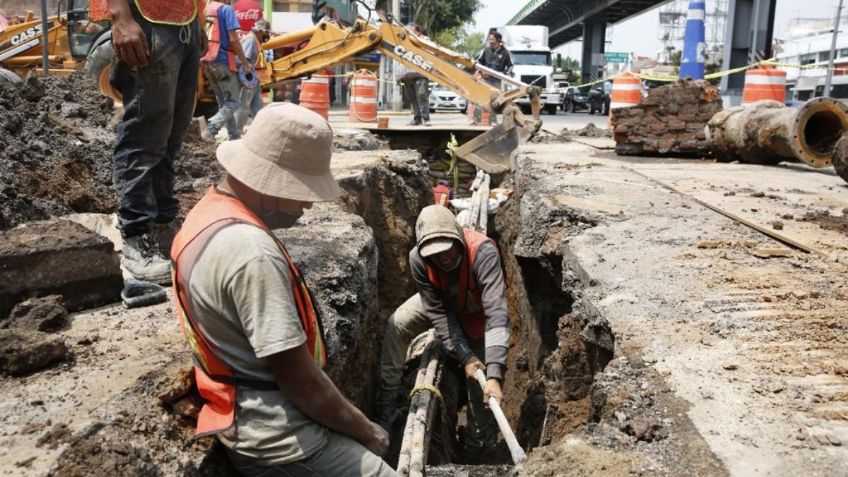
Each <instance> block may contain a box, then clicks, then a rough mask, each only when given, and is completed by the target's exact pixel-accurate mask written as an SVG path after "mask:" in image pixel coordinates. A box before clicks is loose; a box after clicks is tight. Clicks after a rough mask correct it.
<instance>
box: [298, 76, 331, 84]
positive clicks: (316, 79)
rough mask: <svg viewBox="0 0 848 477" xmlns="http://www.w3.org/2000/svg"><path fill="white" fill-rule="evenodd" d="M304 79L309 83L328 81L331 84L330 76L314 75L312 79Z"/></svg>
mask: <svg viewBox="0 0 848 477" xmlns="http://www.w3.org/2000/svg"><path fill="white" fill-rule="evenodd" d="M304 81H306V82H308V83H327V84H329V83H330V78H316V77H314V76H313V77H312V78H311V79H308V80H304Z"/></svg>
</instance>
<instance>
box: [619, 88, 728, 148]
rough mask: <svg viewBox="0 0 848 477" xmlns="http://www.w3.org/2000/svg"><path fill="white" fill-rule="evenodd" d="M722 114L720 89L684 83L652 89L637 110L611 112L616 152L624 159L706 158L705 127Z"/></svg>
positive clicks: (635, 107) (635, 108)
mask: <svg viewBox="0 0 848 477" xmlns="http://www.w3.org/2000/svg"><path fill="white" fill-rule="evenodd" d="M721 110H722V107H721V98H720V97H719V91H718V89H717V88H716V87H715V86H713V85H711V84H709V83H707V82H705V81H692V80H688V79H687V80H681V81H679V82H677V83H673V84H669V85H665V86H660V87H658V88H653V89H651V90H650V92H649V93H648V96H647V97H644V98H642V101H641V102H640V103H639V105H637V106H633V107H630V108H616V109H613V110H612V111H611V114H610V123H611V128H612V129H613V132H614V139H615V152H616V153H618V154H620V155H623V156H676V157H703V156H705V155H707V154H708V144H707V137H706V134H705V133H704V127H705V126H706V125H707V123H708V122H709V120H710V119H711V118H712V117H713V116H714V115H715V114H716V113H718V112H719V111H721Z"/></svg>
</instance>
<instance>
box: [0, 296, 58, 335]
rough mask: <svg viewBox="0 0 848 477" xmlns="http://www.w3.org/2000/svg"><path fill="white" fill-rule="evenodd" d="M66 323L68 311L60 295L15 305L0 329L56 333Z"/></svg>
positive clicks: (0, 325) (0, 323) (1, 322)
mask: <svg viewBox="0 0 848 477" xmlns="http://www.w3.org/2000/svg"><path fill="white" fill-rule="evenodd" d="M67 321H68V310H67V309H66V308H65V304H64V301H63V299H62V296H61V295H50V296H45V297H41V298H30V299H29V300H25V301H22V302H20V303H18V304H17V305H15V308H13V309H12V312H11V313H9V317H8V318H7V319H5V320H3V321H0V328H16V329H24V330H30V331H56V330H58V329H59V328H62V327H63V326H65V323H67Z"/></svg>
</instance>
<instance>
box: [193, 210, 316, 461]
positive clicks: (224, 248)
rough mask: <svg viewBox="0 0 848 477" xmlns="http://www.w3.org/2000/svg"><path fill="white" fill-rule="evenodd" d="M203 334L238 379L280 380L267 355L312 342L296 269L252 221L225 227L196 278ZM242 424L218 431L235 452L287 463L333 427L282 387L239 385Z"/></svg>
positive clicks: (195, 300)
mask: <svg viewBox="0 0 848 477" xmlns="http://www.w3.org/2000/svg"><path fill="white" fill-rule="evenodd" d="M189 296H190V297H191V298H190V299H191V306H192V309H193V310H194V313H195V317H196V319H197V321H198V322H199V323H198V326H199V327H200V331H201V332H202V333H203V335H204V336H206V337H207V338H208V340H209V342H210V346H212V347H213V350H214V352H215V354H216V356H218V357H219V358H220V359H221V360H223V361H224V363H226V364H227V365H228V366H229V367H230V368H231V369H232V370H233V372H234V373H235V374H236V376H237V377H242V378H250V379H258V380H265V381H274V376H273V374H272V373H271V369H270V367H269V366H268V363H267V361H266V360H265V358H266V357H268V356H270V355H273V354H275V353H279V352H281V351H285V350H288V349H292V348H295V347H297V346H300V345H302V344H303V343H304V342H305V341H306V334H305V333H304V331H303V326H302V325H301V323H300V318H299V316H298V313H297V307H296V305H295V302H294V296H293V295H292V289H291V283H290V281H289V270H288V266H287V265H286V262H285V259H284V258H283V256H282V254H281V253H280V250H279V248H278V247H277V244H276V243H275V242H274V240H273V239H272V238H271V237H270V236H268V234H267V233H265V232H264V231H263V230H261V229H259V228H257V227H254V226H252V225H247V224H236V225H230V226H227V227H225V228H223V229H222V230H220V231H218V232H217V233H216V234H215V236H213V237H212V239H211V240H210V241H209V243H208V244H207V246H206V249H205V250H204V251H203V253H202V254H201V255H200V257H199V258H198V261H197V263H196V264H195V266H194V270H192V273H191V277H190V278H189ZM236 400H237V403H238V409H237V411H236V426H235V428H234V429H233V430H232V431H228V432H225V433H222V434H219V435H218V438H219V439H220V440H221V442H222V443H223V444H224V445H226V446H227V447H229V448H230V449H232V450H234V451H237V452H239V453H241V454H244V455H247V456H249V457H252V458H255V459H259V460H261V461H264V462H265V463H267V464H268V465H276V464H284V463H287V462H293V461H297V460H300V459H303V458H304V457H308V456H309V455H311V454H312V453H314V452H316V451H317V450H318V449H320V448H321V447H323V446H324V445H326V442H327V432H328V430H327V429H326V428H325V427H323V426H321V425H320V424H318V423H317V422H315V421H313V420H312V419H310V418H309V417H308V416H306V415H305V414H303V413H302V412H301V411H300V410H299V409H298V408H297V407H296V406H295V405H294V404H293V403H291V402H290V401H289V400H287V399H286V398H285V397H283V395H282V393H281V392H279V391H276V390H256V389H248V388H245V387H239V388H238V391H237V393H236Z"/></svg>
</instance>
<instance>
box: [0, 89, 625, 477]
mask: <svg viewBox="0 0 848 477" xmlns="http://www.w3.org/2000/svg"><path fill="white" fill-rule="evenodd" d="M56 81H57V82H58V81H60V80H56ZM68 81H69V82H74V81H82V80H81V79H79V78H77V77H73V78H71V79H70V80H68ZM57 85H58V86H62V88H61V90H62V91H64V92H63V93H62V92H54V91H52V90H50V89H49V88H47V89H46V91H45V92H44V93H41V92H40V93H39V96H38V98H37V100H38V101H39V103H38V104H39V108H40V109H43V114H42V115H41V116H39V117H38V118H36V119H34V120H31V121H29V122H26V121H24V120H23V119H21V120H18V119H16V120H15V121H12V122H10V121H11V120H7V121H6V122H3V124H2V126H3V128H5V129H6V130H10V131H11V130H15V131H18V130H20V131H23V132H22V133H20V134H18V133H16V136H15V140H16V141H18V142H16V143H15V145H16V146H15V147H14V148H11V149H8V150H7V151H6V153H5V154H3V155H2V157H0V163H2V164H0V166H2V167H0V169H2V171H0V172H3V174H2V175H0V176H2V179H3V180H2V181H0V182H3V184H2V185H3V187H0V189H2V191H0V192H2V194H0V195H3V196H4V197H7V196H8V197H10V198H11V197H12V195H14V197H15V199H16V200H18V201H19V202H21V205H20V206H18V205H16V204H17V202H14V201H11V200H10V201H6V202H4V208H3V210H2V211H0V212H2V214H0V215H2V219H3V220H0V229H5V228H9V227H11V226H14V225H16V224H18V223H21V222H26V221H29V220H33V219H40V218H43V217H45V216H48V215H54V214H61V213H66V212H69V211H77V212H108V211H110V210H112V208H113V207H114V204H112V203H104V204H101V203H100V202H96V201H95V202H96V204H95V205H92V204H94V202H92V201H88V202H84V201H78V202H72V203H62V202H61V201H58V199H55V198H53V197H52V196H49V194H47V192H50V191H54V190H56V187H55V186H53V185H51V183H50V182H49V181H46V180H43V179H39V180H38V181H33V182H32V184H31V185H32V187H30V188H28V189H27V188H24V187H23V186H20V187H19V183H17V182H15V181H16V180H17V179H16V178H17V177H20V176H19V175H17V174H16V172H17V171H18V170H19V169H22V168H24V167H25V166H26V165H28V161H30V160H31V159H32V156H33V151H35V152H39V153H40V155H39V156H38V157H39V158H40V157H42V156H45V157H46V156H48V155H49V158H50V159H51V160H52V159H55V162H56V163H57V164H59V166H57V172H56V173H57V174H59V172H58V171H59V169H60V166H61V165H62V164H64V163H62V162H61V159H62V158H63V157H73V155H71V154H70V153H68V154H64V152H65V150H62V154H51V153H49V152H48V151H51V147H52V145H53V144H54V143H55V144H77V146H78V147H89V148H92V147H94V146H96V149H97V150H101V149H102V150H105V151H107V152H108V150H109V149H110V148H111V141H112V137H111V132H110V129H111V125H110V124H109V121H110V120H111V116H110V115H109V114H106V113H105V112H104V113H100V114H102V117H100V116H98V117H97V118H98V121H97V125H98V128H95V129H96V130H94V131H93V132H91V131H89V132H85V131H81V130H80V129H79V128H80V127H82V126H78V125H77V123H78V124H81V125H82V124H85V125H87V124H88V121H81V119H86V118H80V117H77V116H86V115H81V114H80V113H78V112H74V111H72V112H71V113H73V114H71V113H69V114H65V113H66V112H65V110H64V109H63V108H62V107H60V105H61V104H64V103H62V99H58V98H61V95H60V93H61V94H64V95H65V96H68V95H71V94H72V93H71V92H69V91H74V89H73V88H65V87H64V86H66V85H65V84H64V83H57ZM54 89H57V91H58V90H59V88H54ZM38 91H41V90H38ZM2 98H3V101H5V102H6V103H0V106H2V107H3V108H9V109H10V110H11V109H12V107H13V106H17V103H15V104H14V105H13V104H12V101H13V99H12V98H15V97H14V96H12V95H3V96H2ZM64 99H65V101H68V98H64ZM72 99H73V98H72ZM14 101H19V100H17V99H14ZM21 101H22V100H21ZM75 101H76V102H77V103H79V104H83V105H85V108H84V109H85V111H88V110H92V111H100V109H99V108H101V103H100V102H99V100H97V98H83V99H75ZM7 103H8V104H7ZM65 109H66V108H65ZM86 114H87V113H86ZM87 116H88V117H89V118H90V117H91V114H87ZM68 117H70V118H71V119H69V121H70V120H72V121H75V122H74V123H73V124H72V126H74V127H75V128H68V130H67V131H64V130H63V131H59V132H57V133H55V134H54V133H50V134H51V135H44V134H46V133H43V130H44V129H45V128H46V127H47V125H48V124H50V121H51V120H55V119H51V118H61V119H63V120H66V119H67V118H68ZM7 119H8V118H7ZM31 125H35V126H38V130H37V131H36V130H35V126H32V127H30V126H31ZM86 127H87V126H86ZM30 129H33V132H32V134H29V130H30ZM20 131H19V132H20ZM54 132H55V131H54ZM24 133H26V134H24ZM42 133H43V134H42ZM38 135H41V136H42V137H46V138H48V139H49V141H47V139H44V141H47V142H48V143H47V144H45V145H39V147H40V148H41V149H38V150H36V149H33V147H34V146H31V145H30V143H32V141H33V140H32V139H30V137H35V136H38ZM54 136H55V137H54ZM69 137H71V138H81V140H79V141H77V142H76V143H74V142H72V141H70V140H69ZM385 139H386V140H387V141H388V143H389V144H390V145H391V148H392V149H414V150H416V151H417V153H411V154H410V155H409V156H410V157H406V158H404V157H401V158H400V159H398V157H395V158H394V159H385V160H382V161H374V160H373V158H376V157H379V156H381V154H382V153H383V152H381V151H373V152H369V153H367V154H370V155H371V157H372V163H371V164H370V165H369V166H368V167H367V168H366V169H365V170H364V172H362V171H358V172H357V173H356V174H351V175H350V176H349V177H342V178H340V184H341V186H342V189H343V190H344V195H343V197H342V199H341V200H340V202H338V203H337V204H333V205H330V206H327V207H326V208H322V207H318V208H317V209H318V210H317V211H312V212H310V215H314V217H315V218H314V219H311V220H312V222H311V224H308V225H309V226H310V227H313V228H312V229H308V228H307V229H304V230H306V231H307V232H308V231H309V230H312V231H315V230H329V231H330V233H328V234H327V236H325V237H320V238H318V239H316V237H315V236H314V233H315V232H309V233H306V232H299V231H298V230H293V231H292V232H291V233H290V234H289V235H287V236H286V237H285V240H286V241H287V243H291V244H292V246H291V247H290V250H291V252H292V256H293V257H295V260H303V261H305V262H306V263H308V265H309V266H308V267H307V269H306V270H305V276H306V279H307V282H309V284H310V286H311V287H312V288H313V291H315V292H316V295H317V301H318V302H319V303H322V304H325V305H324V307H325V308H326V309H325V310H322V311H325V312H326V313H327V314H328V315H329V316H330V320H331V322H332V328H331V330H330V333H331V335H332V336H330V337H328V344H329V345H330V346H331V352H335V353H338V357H339V358H340V359H338V360H336V363H338V364H336V365H335V366H333V367H331V368H330V369H329V374H330V376H331V377H332V378H333V379H334V381H335V382H336V383H337V384H338V386H339V387H340V389H341V390H342V391H343V392H344V393H345V394H346V395H348V396H349V397H350V398H351V399H352V400H353V402H354V403H355V404H356V405H358V406H359V407H360V408H362V409H363V410H364V411H366V412H367V413H368V414H369V415H374V414H376V412H375V411H376V410H374V409H373V408H372V407H373V402H374V398H375V394H376V389H377V386H376V384H377V380H378V378H379V376H378V367H377V358H378V355H379V347H380V342H381V337H382V334H383V330H384V328H385V322H386V319H387V318H388V316H389V314H390V313H391V312H392V311H393V310H394V308H395V307H396V306H398V305H399V304H400V303H402V302H403V301H404V300H405V299H406V298H408V297H409V296H410V295H412V294H413V293H414V292H415V287H414V284H413V283H412V280H411V277H410V274H409V269H408V258H407V255H408V252H409V250H410V249H411V248H412V247H413V246H414V242H415V237H414V227H413V226H414V223H415V218H416V216H417V214H418V212H419V211H420V210H421V208H423V207H424V206H426V205H428V204H429V203H431V201H432V193H431V191H430V187H431V186H432V184H433V183H434V182H435V180H437V179H438V178H440V177H441V175H443V174H444V173H445V172H444V169H443V166H444V162H445V160H446V159H445V158H444V157H443V156H442V155H441V154H442V153H441V151H442V150H443V149H444V144H445V143H446V142H447V139H448V135H444V137H427V138H426V139H422V136H421V135H407V136H403V135H395V136H393V137H389V138H385ZM458 139H459V140H460V141H463V140H467V138H458ZM42 146H43V147H42ZM195 146H196V145H194V144H193V143H191V142H190V143H189V144H187V146H186V148H185V151H184V157H183V159H182V160H181V161H180V164H179V165H178V167H179V168H181V169H180V171H179V173H180V177H181V179H180V181H181V182H180V183H179V185H178V189H179V191H178V192H179V193H180V195H181V198H182V200H183V201H184V202H186V204H184V205H190V202H192V201H194V200H196V199H197V198H199V196H200V194H201V193H202V190H203V188H204V187H206V186H207V185H208V184H209V183H211V182H213V181H214V177H212V176H215V175H216V174H220V171H218V170H217V169H216V168H215V167H214V163H213V162H210V161H208V157H210V154H211V153H210V151H209V150H207V149H208V148H203V147H199V146H197V147H195ZM27 148H28V149H27ZM92 150H93V149H92ZM26 151H29V152H26ZM68 152H70V151H68ZM398 152H399V151H391V153H392V154H394V153H398ZM19 156H20V157H19ZM81 156H82V157H85V158H87V160H88V161H89V162H91V164H90V165H88V163H86V164H85V165H86V167H87V169H86V171H89V170H90V171H92V173H91V174H88V175H85V176H84V177H83V176H80V177H83V179H84V180H80V181H78V182H79V183H80V184H88V186H86V187H80V190H97V191H98V194H99V195H97V197H101V196H102V197H104V198H107V199H108V198H109V197H111V196H112V195H111V193H106V192H108V190H109V187H110V185H111V184H110V178H109V177H108V174H104V173H102V171H103V170H108V163H109V160H108V157H107V156H108V154H99V155H98V154H94V153H88V150H86V153H84V154H81ZM422 157H423V158H424V159H425V161H422V159H421V158H422ZM464 167H465V171H464V172H465V173H466V174H467V173H469V171H468V170H467V169H468V167H469V166H468V165H465V166H464ZM195 169H197V170H195ZM471 174H473V172H471ZM60 175H62V176H67V174H60ZM71 176H72V178H73V177H77V176H78V175H73V174H71ZM22 180H23V179H21V181H22ZM524 181H525V182H524V183H521V184H520V185H518V186H516V185H514V184H513V179H512V178H510V177H507V178H505V180H504V183H503V184H502V185H501V186H502V187H507V188H509V187H513V188H516V189H518V190H517V191H516V192H517V193H516V194H515V196H514V197H513V199H511V201H508V202H507V203H505V204H504V206H503V207H502V209H501V210H500V211H499V212H498V214H497V215H496V216H495V218H494V220H492V221H490V230H489V235H490V236H491V237H493V238H494V239H495V240H496V241H497V243H498V246H499V249H500V252H501V257H502V260H503V266H504V272H505V278H506V282H507V294H508V304H509V310H510V315H511V318H512V320H513V336H512V346H511V349H510V352H509V356H508V363H507V364H508V368H509V371H508V374H507V379H506V382H505V384H504V392H505V396H506V401H505V403H504V411H505V413H506V414H507V417H508V419H509V420H510V422H511V423H513V425H514V426H515V427H514V428H515V430H516V435H517V436H518V439H519V442H520V443H521V445H522V447H524V448H525V450H532V449H534V448H536V447H538V446H542V445H546V444H549V443H552V442H556V441H557V440H559V439H561V438H562V437H563V436H566V435H568V434H569V433H571V432H572V431H574V430H575V429H577V428H578V427H581V426H583V425H585V424H587V423H588V422H589V420H590V416H591V415H592V403H591V393H590V391H591V388H592V384H593V377H594V375H595V373H596V372H597V371H600V370H602V369H603V367H604V366H605V365H606V364H607V363H608V362H609V361H610V359H611V357H612V353H613V349H614V337H613V335H612V332H611V330H610V329H609V326H608V324H607V323H606V321H605V320H604V319H603V318H602V317H600V316H598V314H597V312H596V311H595V310H594V308H593V307H592V306H591V304H590V303H588V301H586V300H583V299H582V293H581V289H582V286H583V285H582V283H583V281H581V280H578V278H577V277H578V276H579V275H580V272H579V267H575V266H574V265H573V264H572V261H571V260H570V259H569V254H568V250H567V249H566V248H565V246H564V245H563V243H564V242H563V240H562V237H563V236H564V235H567V233H568V231H569V229H570V228H573V227H585V226H587V224H588V223H587V221H586V220H583V219H580V218H574V217H568V216H563V215H561V214H559V213H558V212H557V211H548V210H546V209H544V207H538V206H537V205H538V204H523V203H522V202H523V191H525V190H531V189H532V184H531V183H529V182H527V179H526V178H525V179H524ZM19 182H20V181H19ZM91 184H94V185H96V187H94V186H91ZM24 185H26V184H24ZM36 186H38V187H36ZM42 186H43V187H42ZM101 189H102V190H101ZM21 190H24V191H27V192H26V194H28V195H24V194H23V193H21V192H20V191H21ZM103 191H106V192H103ZM101 192H102V193H101ZM10 194H12V195H10ZM101 202H102V201H101ZM32 204H35V205H37V206H38V207H41V209H39V211H40V212H39V213H38V214H35V215H31V214H30V215H27V214H28V212H27V211H29V210H32V209H33V207H30V205H32ZM57 204H58V205H57ZM42 209H43V210H42ZM351 215H352V216H354V217H353V218H350V217H351ZM588 225H591V224H588ZM315 227H319V228H315ZM320 227H325V228H326V229H321V228H320ZM310 233H312V234H313V235H309V234H310ZM345 247H347V248H348V250H346V251H344V252H345V253H346V254H347V255H345V258H344V260H348V262H345V263H335V261H334V260H333V257H334V254H337V252H338V251H339V249H342V248H345ZM374 269H376V273H374ZM160 311H161V312H162V313H163V314H164V315H167V316H162V319H171V318H172V317H171V316H170V312H171V310H164V309H163V310H160ZM166 353H167V355H168V356H169V357H170V358H171V360H170V364H168V365H166V366H163V367H161V368H159V369H157V370H156V371H153V372H151V373H147V374H145V375H143V376H142V377H141V378H140V379H139V380H138V382H137V383H136V384H135V385H133V386H132V387H131V388H129V389H127V390H126V391H125V392H124V393H123V395H122V396H120V397H119V398H117V399H114V400H112V401H110V402H109V403H108V404H107V405H104V406H103V407H102V409H100V410H99V411H98V413H97V416H96V418H95V417H94V416H93V417H92V421H93V422H94V423H93V424H91V425H90V426H88V427H86V428H85V429H84V430H83V431H81V432H78V433H77V434H76V435H74V436H73V437H72V438H69V437H68V436H67V432H64V433H62V432H60V431H61V429H58V430H57V432H52V431H51V433H50V435H52V436H54V437H53V438H51V439H53V441H54V442H56V443H59V442H61V443H69V444H70V446H69V448H68V449H67V450H66V451H65V452H63V454H62V456H61V457H59V459H58V462H57V465H56V466H55V467H54V470H53V471H52V472H51V475H85V474H87V473H92V472H93V473H98V472H99V473H105V474H112V475H138V476H152V475H175V474H179V475H184V474H185V475H223V476H227V475H236V474H235V473H234V471H233V470H232V469H231V468H230V467H229V465H228V464H227V462H226V459H225V458H224V457H223V456H222V453H221V452H219V451H215V450H213V451H211V452H210V449H214V446H213V444H212V441H210V440H192V439H191V434H192V428H193V418H194V416H195V415H196V413H197V411H198V409H199V404H200V403H199V400H198V399H197V396H196V390H195V389H194V387H193V383H192V380H191V377H190V374H189V373H188V370H189V368H188V367H187V363H188V362H189V356H188V352H187V351H186V350H185V349H181V348H179V347H174V348H172V349H168V350H167V351H166ZM455 370H456V371H457V374H456V376H459V374H458V373H459V367H458V366H455ZM454 382H455V383H457V386H455V387H456V388H457V389H458V387H459V386H461V384H460V383H461V382H462V379H461V378H459V377H457V379H454ZM460 394H461V393H459V391H458V390H457V391H456V398H455V400H454V401H452V403H453V404H451V406H450V407H454V408H458V409H459V411H460V412H459V419H458V420H459V423H460V425H461V423H462V421H463V419H464V417H463V413H462V410H461V406H462V398H461V396H460ZM449 414H450V413H449ZM60 434H61V435H60ZM48 440H50V439H48ZM447 441H448V442H447V445H448V446H450V445H454V444H455V442H454V439H453V437H449V438H448V439H447ZM437 447H438V446H434V449H433V451H432V452H431V455H430V459H431V463H433V464H447V463H452V464H449V465H441V466H438V465H437V466H433V467H431V468H429V469H428V473H429V474H430V475H451V474H452V473H453V472H455V471H457V470H461V471H462V472H467V473H468V475H502V474H503V473H504V472H507V471H508V468H509V466H508V464H509V454H508V452H507V450H506V447H505V445H504V444H503V443H502V442H501V443H500V444H499V446H498V447H497V449H496V450H495V451H494V452H491V453H488V454H486V455H484V456H474V457H472V456H468V455H464V454H463V453H462V451H461V449H459V448H453V449H447V450H446V449H445V448H444V446H443V448H442V449H441V451H440V450H439V449H437Z"/></svg>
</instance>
